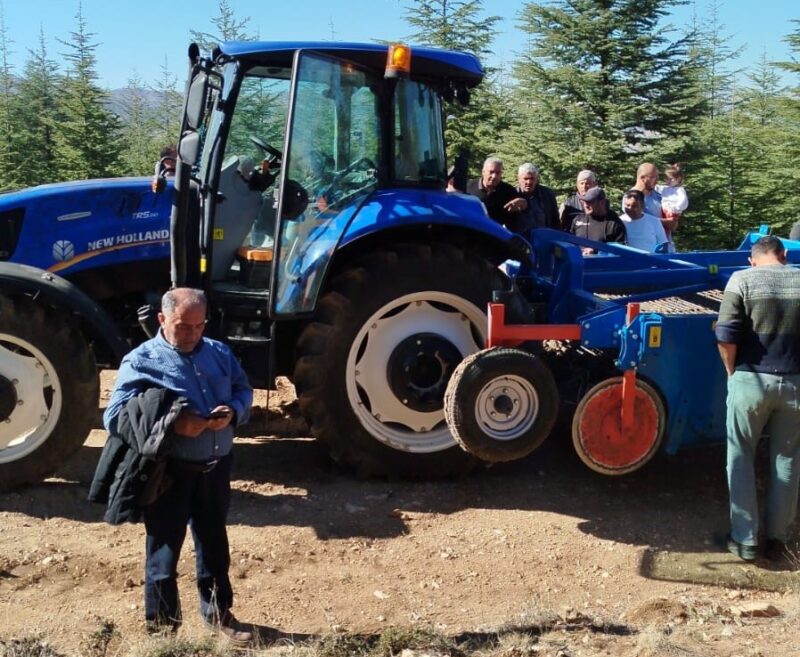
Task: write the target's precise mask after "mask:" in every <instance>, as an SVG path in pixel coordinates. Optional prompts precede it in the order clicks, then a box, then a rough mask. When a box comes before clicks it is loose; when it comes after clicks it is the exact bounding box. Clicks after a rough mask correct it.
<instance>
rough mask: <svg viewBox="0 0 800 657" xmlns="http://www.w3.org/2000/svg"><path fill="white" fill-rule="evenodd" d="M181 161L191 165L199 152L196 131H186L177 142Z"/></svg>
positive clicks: (198, 139)
mask: <svg viewBox="0 0 800 657" xmlns="http://www.w3.org/2000/svg"><path fill="white" fill-rule="evenodd" d="M178 153H179V155H180V158H181V162H185V163H187V164H189V166H191V165H193V164H194V163H195V162H197V156H198V155H199V153H200V135H199V134H198V133H197V132H186V133H184V135H183V137H181V140H180V142H179V143H178Z"/></svg>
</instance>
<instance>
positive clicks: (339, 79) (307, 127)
mask: <svg viewBox="0 0 800 657" xmlns="http://www.w3.org/2000/svg"><path fill="white" fill-rule="evenodd" d="M383 85H384V82H383V79H382V77H379V76H378V75H376V74H374V73H370V72H367V71H364V70H361V69H359V68H356V67H354V66H353V65H352V64H349V63H348V62H343V61H341V60H334V59H328V58H326V57H322V56H318V55H314V54H301V55H300V56H299V57H298V62H297V64H296V73H295V81H294V93H293V97H292V102H291V110H290V111H291V117H290V124H289V125H290V126H291V127H290V130H289V134H288V138H287V140H286V157H285V158H284V172H283V180H282V187H281V189H282V192H281V194H282V197H281V203H280V218H281V221H280V222H279V236H278V240H277V243H278V249H277V253H276V254H275V260H276V262H275V266H276V272H275V275H276V283H277V293H276V294H275V297H274V299H275V312H276V313H278V314H283V315H286V314H290V315H291V314H297V313H304V312H310V311H312V310H313V308H314V303H315V301H316V296H317V292H318V291H319V286H320V285H321V283H322V279H323V275H324V271H325V268H326V267H327V264H328V262H329V261H330V258H331V255H332V253H333V250H334V249H335V247H336V244H337V242H338V240H339V238H340V237H341V235H342V234H343V232H344V229H345V228H346V226H347V223H348V221H349V220H350V219H351V218H352V216H353V215H354V214H355V212H356V211H357V210H358V208H359V206H360V204H361V203H362V202H363V201H364V199H365V198H366V197H367V195H368V194H369V193H370V192H371V191H373V190H374V189H376V187H377V186H378V182H379V179H380V177H381V175H380V170H379V166H380V163H381V162H383V155H382V153H381V125H380V116H381V114H380V98H379V95H378V92H379V90H380V89H381V88H382V86H383Z"/></svg>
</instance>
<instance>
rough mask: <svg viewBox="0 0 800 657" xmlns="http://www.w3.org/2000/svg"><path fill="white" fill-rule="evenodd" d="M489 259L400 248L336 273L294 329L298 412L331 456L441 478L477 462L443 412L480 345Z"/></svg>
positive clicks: (368, 469) (494, 279) (490, 285)
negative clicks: (312, 312) (306, 319)
mask: <svg viewBox="0 0 800 657" xmlns="http://www.w3.org/2000/svg"><path fill="white" fill-rule="evenodd" d="M503 284H504V280H503V277H502V274H501V273H500V272H499V271H498V270H497V269H496V268H495V267H493V266H492V265H491V264H490V263H489V262H487V261H485V260H483V259H482V258H479V257H477V256H475V255H474V254H471V253H465V252H464V251H463V250H460V249H456V248H454V247H452V246H449V245H445V244H432V245H420V244H404V245H397V246H395V247H393V248H391V249H389V248H387V249H384V250H380V251H377V252H375V253H373V254H371V255H369V256H365V257H363V258H362V259H361V260H359V261H357V262H356V263H354V265H353V266H351V267H350V268H348V269H347V270H345V271H343V272H342V273H340V274H339V275H338V276H336V277H335V278H334V279H333V280H332V281H331V285H330V287H329V288H328V291H327V293H326V294H324V295H323V297H322V298H321V299H320V302H319V307H318V312H317V315H316V318H315V321H313V322H312V323H310V324H309V325H308V326H307V327H306V328H305V330H304V331H303V333H302V335H301V337H300V339H299V341H298V349H299V358H298V361H297V364H296V367H295V372H294V381H295V385H296V387H297V392H298V397H299V400H300V409H301V411H302V413H303V415H304V416H305V417H306V419H307V420H308V422H309V425H310V426H311V430H312V433H313V434H314V436H315V437H317V438H318V439H320V440H321V441H322V442H324V443H325V444H326V445H327V447H328V449H329V451H330V453H331V456H332V457H333V459H334V460H336V461H337V462H340V463H342V464H344V465H347V466H350V467H352V468H354V469H355V470H356V471H357V472H358V473H359V474H360V475H363V476H389V477H405V478H439V477H447V476H455V475H460V474H464V473H466V472H468V471H469V470H471V469H472V468H473V467H474V466H475V465H476V464H477V463H479V461H478V460H477V459H476V458H475V457H474V456H471V455H469V454H467V453H466V452H464V451H463V450H462V449H460V448H459V447H458V446H457V445H456V443H455V441H454V439H453V437H452V435H451V434H450V431H449V430H448V428H447V425H446V423H445V419H444V410H443V399H444V392H445V389H446V387H447V382H448V380H449V379H450V376H451V375H452V373H453V371H454V370H455V368H456V366H457V365H458V364H459V363H460V362H461V360H462V359H463V358H464V357H465V356H468V355H469V354H471V353H474V352H476V351H478V350H479V349H481V348H482V347H483V346H484V343H485V338H486V331H487V323H486V304H487V302H488V301H489V300H490V299H491V295H492V291H493V290H494V289H499V288H500V287H502V286H503Z"/></svg>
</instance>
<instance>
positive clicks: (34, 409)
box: [0, 333, 63, 463]
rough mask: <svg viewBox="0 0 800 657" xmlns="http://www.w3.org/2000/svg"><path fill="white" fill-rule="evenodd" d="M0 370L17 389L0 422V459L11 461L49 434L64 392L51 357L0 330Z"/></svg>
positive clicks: (0, 461) (56, 419) (18, 458)
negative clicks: (6, 414) (13, 400)
mask: <svg viewBox="0 0 800 657" xmlns="http://www.w3.org/2000/svg"><path fill="white" fill-rule="evenodd" d="M0 373H1V374H2V375H3V376H4V377H5V378H7V379H8V380H9V381H11V382H12V383H13V384H14V387H15V388H16V393H17V405H16V406H15V407H14V410H13V411H12V413H11V415H10V416H9V417H8V418H7V419H6V420H5V421H4V422H0V463H11V462H13V461H18V460H20V459H22V458H24V457H25V456H27V455H28V454H30V453H32V452H34V451H36V450H37V449H38V448H39V447H41V445H42V443H44V442H45V441H46V440H47V439H48V438H49V437H50V435H51V434H52V432H53V429H54V428H55V425H56V423H57V422H58V418H59V417H60V415H61V407H62V402H63V394H62V390H61V384H60V382H59V380H58V376H57V374H56V371H55V368H54V367H53V365H52V363H51V362H50V360H49V359H48V358H47V357H46V356H45V355H44V354H43V353H42V352H41V351H40V350H39V349H37V348H36V347H34V346H33V345H32V344H30V343H29V342H26V341H25V340H22V339H20V338H19V337H18V336H14V335H8V334H4V333H0ZM48 397H49V399H48Z"/></svg>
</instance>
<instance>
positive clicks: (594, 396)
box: [572, 376, 667, 475]
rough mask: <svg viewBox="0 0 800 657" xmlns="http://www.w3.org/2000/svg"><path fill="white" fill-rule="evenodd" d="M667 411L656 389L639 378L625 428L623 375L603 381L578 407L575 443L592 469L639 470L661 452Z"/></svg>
mask: <svg viewBox="0 0 800 657" xmlns="http://www.w3.org/2000/svg"><path fill="white" fill-rule="evenodd" d="M666 423H667V414H666V412H665V410H664V403H663V402H662V401H661V396H660V395H659V394H658V392H657V391H656V389H655V388H653V386H651V385H650V384H649V383H647V382H645V381H642V380H641V379H636V397H635V400H634V412H633V420H632V422H631V425H630V427H629V428H628V430H627V431H626V430H623V428H622V377H621V376H616V377H613V378H610V379H606V380H605V381H601V382H600V383H598V384H597V385H596V386H594V387H593V388H592V389H591V390H589V392H587V393H586V394H585V395H584V397H583V399H581V401H580V403H579V404H578V407H577V408H576V409H575V417H574V418H573V420H572V443H573V444H574V445H575V451H576V452H578V456H579V457H580V459H581V461H583V462H584V463H585V464H586V465H588V466H589V467H590V468H591V469H592V470H594V471H596V472H600V473H601V474H607V475H622V474H628V473H629V472H634V471H635V470H638V469H639V468H641V467H642V466H643V465H645V464H646V463H647V462H648V461H649V460H650V459H651V458H653V456H654V455H655V454H656V452H657V451H658V448H659V447H660V446H661V441H662V440H663V438H664V429H665V427H666Z"/></svg>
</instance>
